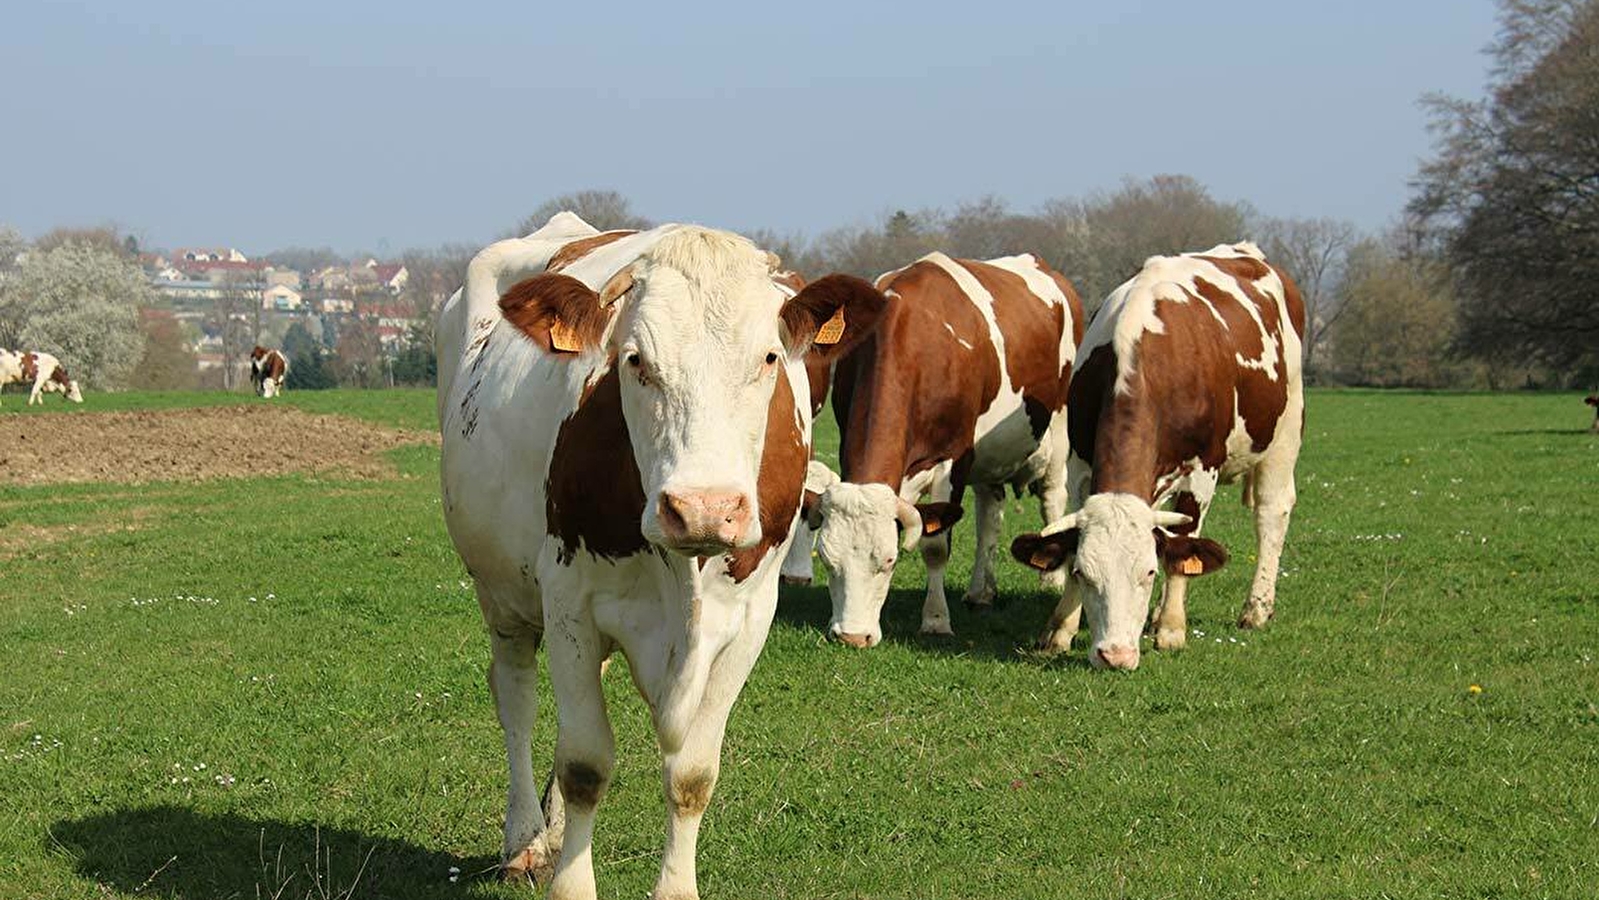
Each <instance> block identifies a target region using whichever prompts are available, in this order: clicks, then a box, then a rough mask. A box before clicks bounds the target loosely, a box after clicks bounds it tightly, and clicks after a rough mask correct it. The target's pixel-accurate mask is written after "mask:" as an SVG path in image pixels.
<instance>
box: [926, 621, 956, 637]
mask: <svg viewBox="0 0 1599 900" xmlns="http://www.w3.org/2000/svg"><path fill="white" fill-rule="evenodd" d="M921 633H922V634H932V635H941V636H943V637H949V636H950V635H953V634H954V633H955V631H954V629H952V628H950V627H949V622H948V621H947V620H943V619H935V620H932V621H928V622H923V623H922V631H921Z"/></svg>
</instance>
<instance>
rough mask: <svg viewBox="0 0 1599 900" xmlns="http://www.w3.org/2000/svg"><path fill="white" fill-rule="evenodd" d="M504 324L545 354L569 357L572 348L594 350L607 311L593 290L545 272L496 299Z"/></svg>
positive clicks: (567, 277)
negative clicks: (579, 347)
mask: <svg viewBox="0 0 1599 900" xmlns="http://www.w3.org/2000/svg"><path fill="white" fill-rule="evenodd" d="M500 312H501V313H503V314H504V316H505V319H506V321H508V322H510V323H511V324H512V325H513V326H515V327H516V329H517V330H518V331H520V332H522V333H523V334H524V335H527V338H528V340H530V341H532V342H533V343H534V344H536V345H538V347H539V349H541V350H543V351H544V352H545V353H549V354H552V355H554V356H556V357H557V358H570V354H571V352H572V351H570V350H568V349H566V348H568V347H573V346H581V347H585V348H593V347H598V346H599V344H600V341H601V339H603V338H604V336H605V327H606V326H607V325H608V324H610V321H611V310H610V309H607V308H606V307H603V306H601V305H600V295H599V294H596V293H595V292H594V289H593V288H591V287H589V286H588V285H586V284H584V283H583V282H581V281H578V280H577V279H576V278H573V277H572V276H570V275H553V274H550V273H545V274H543V275H535V276H533V277H532V278H527V279H524V280H522V281H519V282H517V283H516V284H514V285H512V286H511V289H510V290H508V291H506V292H505V294H504V296H502V297H500Z"/></svg>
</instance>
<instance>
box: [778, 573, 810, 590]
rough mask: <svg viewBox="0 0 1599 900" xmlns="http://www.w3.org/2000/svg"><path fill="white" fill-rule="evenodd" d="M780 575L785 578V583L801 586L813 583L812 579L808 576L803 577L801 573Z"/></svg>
mask: <svg viewBox="0 0 1599 900" xmlns="http://www.w3.org/2000/svg"><path fill="white" fill-rule="evenodd" d="M778 577H779V578H781V579H782V580H783V583H784V584H792V585H797V586H799V587H806V586H808V585H809V584H810V583H811V579H810V578H809V577H808V576H807V577H801V576H799V575H780V576H778Z"/></svg>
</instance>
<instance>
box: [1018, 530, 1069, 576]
mask: <svg viewBox="0 0 1599 900" xmlns="http://www.w3.org/2000/svg"><path fill="white" fill-rule="evenodd" d="M1077 535H1078V531H1077V529H1075V528H1068V529H1067V530H1065V531H1062V532H1060V533H1058V534H1052V535H1050V536H1048V537H1044V536H1042V535H1040V534H1039V533H1038V532H1036V531H1035V532H1032V533H1030V534H1024V535H1020V536H1019V537H1017V538H1016V540H1014V541H1011V542H1010V555H1011V556H1013V557H1015V558H1016V561H1017V562H1019V563H1021V564H1022V565H1024V566H1028V567H1029V568H1033V569H1037V570H1038V571H1040V572H1048V571H1051V570H1053V569H1058V568H1060V567H1061V566H1063V565H1065V564H1066V560H1067V559H1068V558H1070V557H1071V556H1072V555H1073V554H1075V553H1076V552H1077Z"/></svg>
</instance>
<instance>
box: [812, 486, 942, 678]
mask: <svg viewBox="0 0 1599 900" xmlns="http://www.w3.org/2000/svg"><path fill="white" fill-rule="evenodd" d="M806 499H807V501H809V502H807V504H806V507H805V521H806V524H808V525H810V527H811V529H812V530H813V531H815V532H816V555H817V556H819V557H821V559H822V565H823V566H825V567H826V568H827V591H828V593H829V594H831V595H832V599H833V618H832V621H831V622H829V623H828V626H827V630H828V634H830V635H831V636H832V637H834V638H836V639H838V640H840V641H843V642H844V643H846V644H849V645H850V646H852V647H872V646H875V645H876V644H877V643H878V642H879V641H881V640H882V639H883V625H882V611H883V602H884V601H885V600H887V599H888V586H889V582H890V581H892V580H893V578H894V561H895V560H896V559H897V558H898V556H899V554H900V552H902V551H903V552H909V551H911V550H914V549H916V547H917V545H918V544H920V543H921V541H922V538H924V537H928V538H932V537H939V536H940V535H942V534H943V533H944V532H945V531H946V530H948V529H949V527H950V526H951V525H954V524H955V522H956V521H957V520H958V519H960V516H961V508H960V507H959V506H956V505H954V504H953V503H925V504H920V505H916V506H912V505H911V504H910V503H908V502H906V501H905V500H903V499H901V498H900V496H899V495H898V494H896V493H894V489H893V488H890V487H889V486H888V485H886V484H851V483H849V482H847V481H841V482H839V483H837V484H834V485H832V486H831V487H829V488H827V490H825V491H823V492H822V493H821V495H820V496H818V497H816V498H815V499H814V501H812V499H811V498H809V497H808V498H806Z"/></svg>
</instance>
